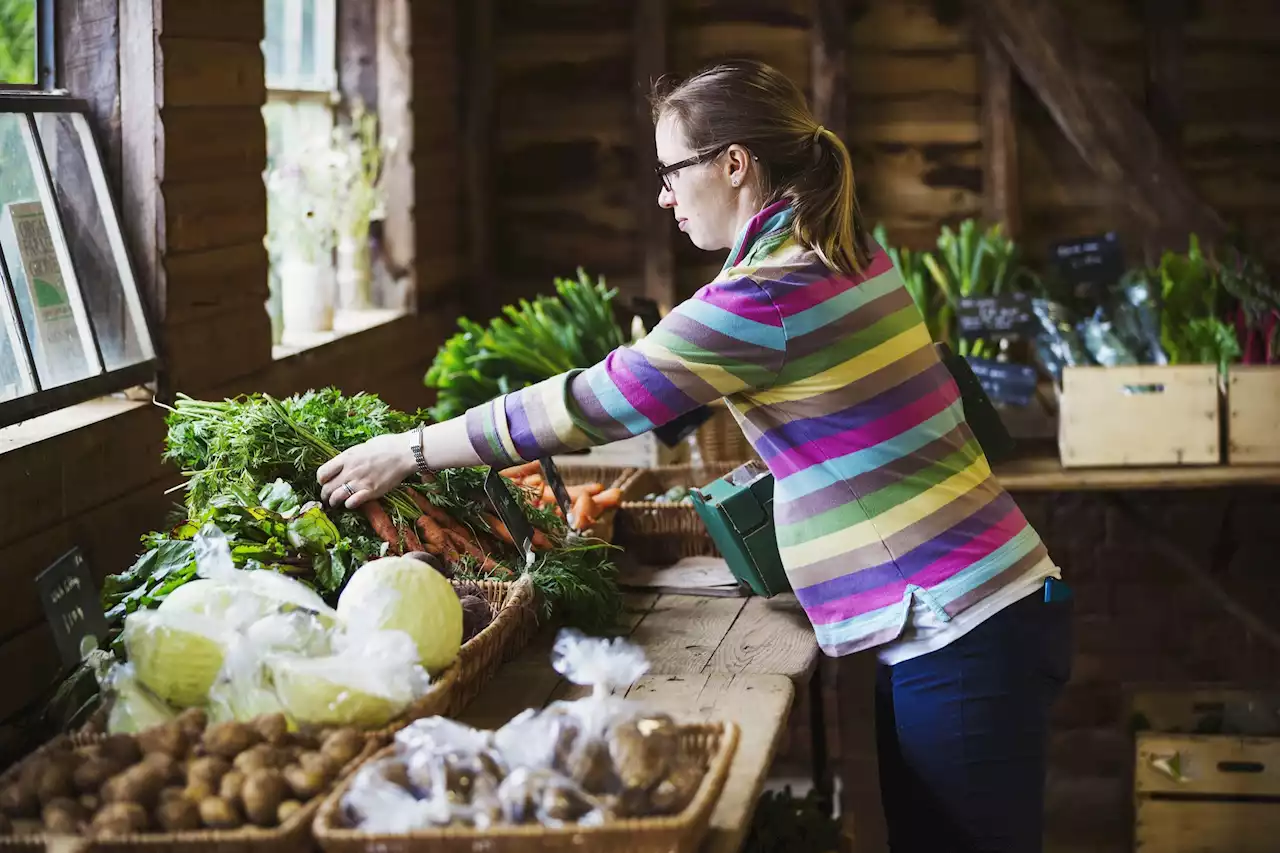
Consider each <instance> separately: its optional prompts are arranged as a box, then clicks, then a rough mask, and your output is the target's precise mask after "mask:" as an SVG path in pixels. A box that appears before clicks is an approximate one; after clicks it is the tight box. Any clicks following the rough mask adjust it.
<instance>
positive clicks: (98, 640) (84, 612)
mask: <svg viewBox="0 0 1280 853" xmlns="http://www.w3.org/2000/svg"><path fill="white" fill-rule="evenodd" d="M36 588H37V589H38V590H39V592H40V602H41V603H42V604H43V605H44V615H45V618H46V619H48V620H49V627H51V628H52V629H53V639H54V642H55V643H56V644H57V646H58V654H59V655H61V657H62V663H63V664H64V665H65V666H67V667H73V666H75V665H77V664H79V663H80V661H82V660H83V659H84V656H85V655H86V654H88V653H89V652H90V651H92V650H94V649H96V648H99V647H100V646H101V645H102V644H103V642H104V641H105V640H106V637H107V619H106V617H105V616H103V614H102V602H101V601H100V600H99V598H98V588H97V586H95V585H94V582H93V576H92V575H90V573H89V563H88V561H86V560H85V558H84V555H83V554H82V553H81V552H80V549H79V548H72V549H71V550H70V551H68V552H67V553H65V554H63V555H62V556H61V557H59V558H58V560H57V561H56V562H55V563H54V564H53V565H51V566H49V567H48V568H47V569H45V570H44V571H43V572H41V573H40V574H38V575H36Z"/></svg>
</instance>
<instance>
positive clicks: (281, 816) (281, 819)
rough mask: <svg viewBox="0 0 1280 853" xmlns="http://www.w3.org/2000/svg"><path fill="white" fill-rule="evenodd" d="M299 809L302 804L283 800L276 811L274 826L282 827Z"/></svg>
mask: <svg viewBox="0 0 1280 853" xmlns="http://www.w3.org/2000/svg"><path fill="white" fill-rule="evenodd" d="M301 808H302V803H300V802H298V801H297V800H285V801H284V802H283V803H281V804H280V808H278V809H276V825H277V826H283V825H284V824H285V823H286V822H288V820H289V818H291V817H293V816H294V815H295V814H297V812H298V810H299V809H301Z"/></svg>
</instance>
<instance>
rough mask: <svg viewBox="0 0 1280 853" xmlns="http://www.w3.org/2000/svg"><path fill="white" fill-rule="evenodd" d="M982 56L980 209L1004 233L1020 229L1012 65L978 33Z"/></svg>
mask: <svg viewBox="0 0 1280 853" xmlns="http://www.w3.org/2000/svg"><path fill="white" fill-rule="evenodd" d="M978 45H979V50H980V51H981V53H980V56H981V59H982V212H983V216H984V217H985V218H986V220H987V221H988V222H991V223H996V222H1002V223H1004V230H1005V234H1007V235H1008V236H1009V237H1011V238H1016V237H1017V236H1018V233H1019V232H1020V231H1021V230H1022V221H1021V214H1022V211H1021V209H1020V207H1019V204H1018V129H1017V128H1018V125H1017V114H1016V113H1015V111H1014V109H1013V66H1011V65H1010V64H1009V58H1008V57H1007V56H1005V54H1004V51H1002V50H1001V49H1000V46H999V45H998V44H996V43H995V42H994V41H993V40H992V39H991V38H989V37H988V36H986V35H985V34H983V33H978Z"/></svg>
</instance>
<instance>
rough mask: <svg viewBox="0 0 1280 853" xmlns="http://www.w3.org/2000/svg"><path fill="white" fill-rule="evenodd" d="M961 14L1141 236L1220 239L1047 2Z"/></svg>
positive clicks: (1141, 121)
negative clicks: (999, 52)
mask: <svg viewBox="0 0 1280 853" xmlns="http://www.w3.org/2000/svg"><path fill="white" fill-rule="evenodd" d="M968 7H969V10H970V13H971V15H972V16H973V19H974V22H975V24H976V26H977V27H978V28H979V31H980V32H982V33H984V34H985V35H989V36H991V37H992V38H994V39H996V40H997V41H998V42H999V44H1000V46H1001V47H1002V48H1003V49H1004V51H1005V53H1006V54H1007V55H1008V57H1009V59H1010V60H1011V61H1012V63H1013V65H1014V67H1016V68H1017V69H1018V72H1019V73H1020V74H1021V75H1022V77H1023V79H1024V80H1026V81H1027V83H1028V85H1030V87H1031V89H1032V91H1034V92H1035V93H1036V95H1037V96H1038V97H1039V98H1040V100H1041V101H1043V102H1044V105H1045V106H1046V107H1047V108H1048V110H1049V114H1050V115H1052V116H1053V118H1054V121H1055V122H1056V123H1057V124H1058V127H1059V128H1061V129H1062V132H1063V133H1064V134H1066V136H1067V139H1068V140H1070V142H1071V144H1072V145H1073V146H1074V147H1075V149H1076V150H1077V151H1078V152H1079V153H1080V156H1081V157H1083V158H1084V161H1085V162H1086V163H1088V164H1089V166H1090V167H1091V168H1092V169H1093V170H1094V171H1095V172H1096V173H1097V174H1098V176H1099V177H1100V178H1101V179H1102V180H1104V181H1106V182H1108V183H1110V184H1111V185H1113V186H1115V187H1117V188H1118V189H1119V191H1120V192H1121V193H1122V194H1123V196H1124V198H1125V200H1126V201H1127V202H1128V203H1129V205H1130V207H1131V208H1132V209H1133V212H1134V213H1135V215H1136V216H1137V217H1138V219H1139V220H1140V221H1141V222H1143V223H1144V224H1145V225H1146V227H1147V228H1148V229H1150V230H1151V231H1153V232H1163V233H1170V234H1178V233H1180V234H1182V235H1183V239H1185V236H1186V235H1187V234H1188V233H1196V234H1199V235H1200V237H1201V238H1202V239H1204V240H1206V241H1208V242H1210V243H1212V242H1214V241H1216V240H1217V239H1219V238H1220V237H1222V236H1223V234H1224V233H1225V232H1226V223H1225V222H1224V221H1223V220H1222V218H1221V217H1220V216H1219V215H1218V213H1217V212H1216V211H1215V210H1214V209H1213V208H1211V207H1210V206H1209V205H1208V204H1206V203H1205V202H1204V201H1203V200H1202V199H1201V198H1200V197H1199V195H1198V194H1197V193H1196V191H1195V189H1194V188H1193V187H1192V185H1191V183H1190V181H1189V180H1188V179H1187V177H1186V175H1185V174H1183V172H1182V170H1181V169H1180V168H1179V167H1178V164H1177V162H1176V161H1175V160H1174V158H1173V155H1172V154H1171V153H1170V152H1169V149H1168V148H1167V147H1166V146H1165V145H1164V144H1163V143H1162V142H1161V139H1160V134H1159V133H1157V132H1156V130H1155V128H1153V127H1152V126H1151V122H1150V121H1148V120H1147V118H1146V116H1145V115H1143V114H1142V112H1141V111H1140V110H1139V109H1138V108H1137V107H1135V106H1134V105H1133V103H1132V102H1131V101H1130V100H1129V97H1128V95H1127V94H1126V93H1125V91H1124V89H1122V88H1121V87H1120V86H1119V85H1118V84H1117V83H1116V82H1115V81H1114V80H1112V79H1111V78H1110V77H1109V76H1108V75H1107V74H1106V73H1105V71H1104V70H1103V68H1102V63H1101V62H1100V60H1099V58H1098V57H1097V56H1096V55H1095V53H1094V51H1093V50H1092V49H1091V48H1090V47H1089V46H1088V45H1086V44H1085V43H1084V42H1082V41H1081V40H1080V39H1079V37H1077V36H1076V35H1075V33H1074V32H1073V31H1072V29H1071V25H1070V23H1069V22H1068V21H1067V19H1066V18H1065V17H1064V16H1063V15H1062V13H1061V12H1060V11H1059V10H1058V8H1057V6H1056V4H1055V3H1054V2H1053V0H969V2H968Z"/></svg>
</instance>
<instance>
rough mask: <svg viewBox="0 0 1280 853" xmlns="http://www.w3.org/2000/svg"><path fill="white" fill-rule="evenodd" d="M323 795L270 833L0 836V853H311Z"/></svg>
mask: <svg viewBox="0 0 1280 853" xmlns="http://www.w3.org/2000/svg"><path fill="white" fill-rule="evenodd" d="M68 740H69V742H70V743H71V745H72V746H73V747H77V746H89V745H91V744H95V743H100V742H102V741H104V740H106V736H105V735H100V734H98V735H84V734H75V735H70V736H69V737H68ZM54 743H56V741H54V742H51V743H47V744H45V745H44V746H42V747H40V748H39V749H37V750H36V751H35V752H33V753H31V755H29V756H27V757H26V758H25V759H23V760H22V761H20V762H18V763H17V764H14V765H13V766H12V767H10V768H9V769H8V770H6V771H5V772H4V774H3V775H0V788H4V787H7V786H8V785H9V784H10V783H12V782H14V781H16V780H17V778H18V776H19V775H20V774H21V773H22V768H23V767H24V766H26V764H27V762H30V761H34V760H36V759H37V758H39V757H40V756H42V755H44V754H46V753H47V752H49V751H51V750H52V749H53V745H54ZM383 743H384V742H383V741H381V740H380V739H379V738H378V737H376V736H375V735H370V737H369V741H368V744H367V745H366V746H365V748H364V750H363V751H362V752H361V753H360V754H359V755H358V756H356V757H355V758H353V759H352V760H351V761H350V762H349V763H348V764H347V766H346V767H344V768H343V769H342V771H341V772H340V773H339V774H338V775H337V777H336V778H335V780H334V783H335V784H337V783H340V782H342V781H343V780H344V779H346V778H347V777H348V776H349V775H350V774H351V773H352V772H353V771H354V770H355V769H356V768H357V767H359V766H360V765H361V764H363V763H364V762H365V761H367V760H368V759H369V758H370V757H372V756H373V755H374V754H375V753H377V751H378V750H379V749H380V748H382V746H383ZM323 800H324V795H323V794H317V795H316V796H314V797H312V798H311V799H310V800H308V801H307V802H306V804H305V805H303V807H302V808H300V809H298V810H297V811H296V812H294V813H293V814H292V815H290V817H289V819H288V820H287V821H285V822H284V823H282V824H281V825H280V826H277V827H273V828H270V829H263V828H260V827H254V826H250V827H242V828H240V829H224V830H212V829H200V830H194V831H191V832H148V833H140V834H138V835H125V836H120V837H118V838H87V837H86V838H79V837H72V836H65V835H46V834H44V833H36V834H30V835H7V836H0V850H3V849H6V848H9V849H13V848H18V849H23V850H46V849H48V850H53V849H59V848H58V847H57V845H62V848H64V849H66V850H75V851H77V853H129V851H135V853H136V851H139V850H144V851H147V853H167V851H174V853H268V851H269V853H277V851H283V853H295V851H296V853H311V851H312V850H314V848H315V845H314V843H313V842H312V839H311V823H312V820H313V819H314V818H315V816H316V812H317V810H318V809H319V808H320V804H321V803H322V802H323Z"/></svg>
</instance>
